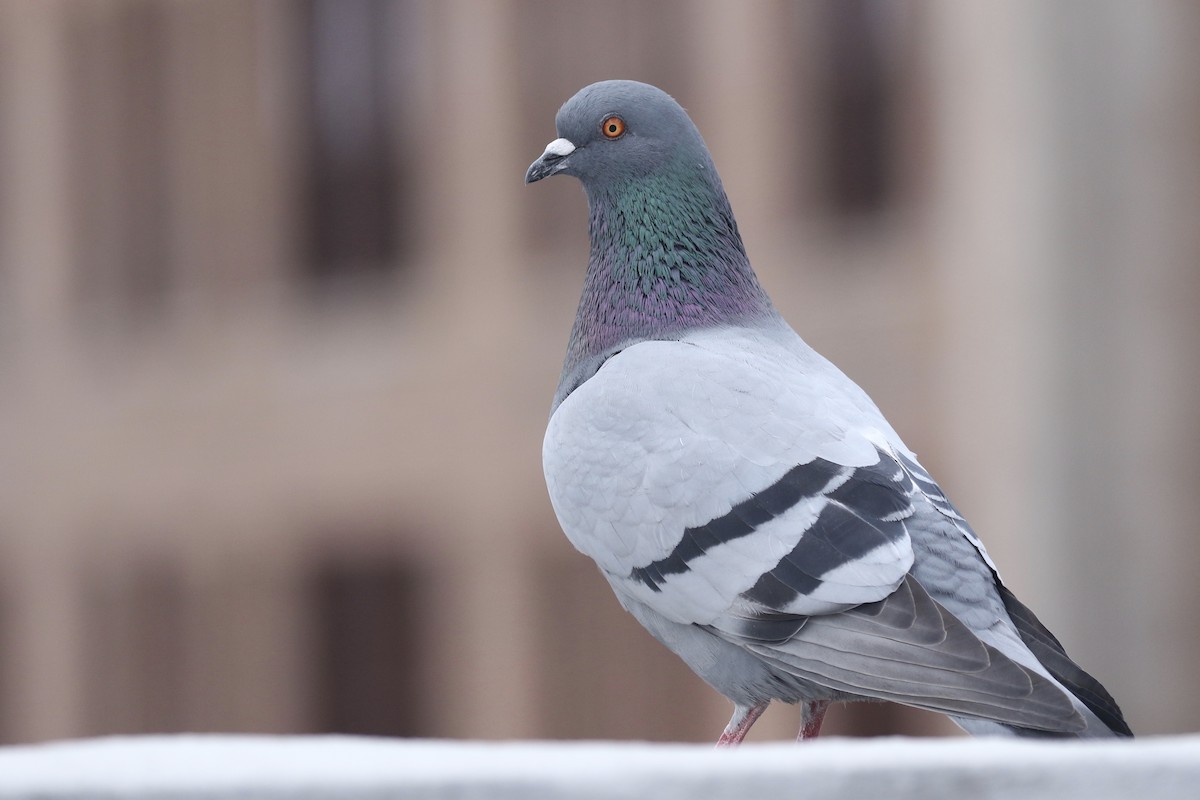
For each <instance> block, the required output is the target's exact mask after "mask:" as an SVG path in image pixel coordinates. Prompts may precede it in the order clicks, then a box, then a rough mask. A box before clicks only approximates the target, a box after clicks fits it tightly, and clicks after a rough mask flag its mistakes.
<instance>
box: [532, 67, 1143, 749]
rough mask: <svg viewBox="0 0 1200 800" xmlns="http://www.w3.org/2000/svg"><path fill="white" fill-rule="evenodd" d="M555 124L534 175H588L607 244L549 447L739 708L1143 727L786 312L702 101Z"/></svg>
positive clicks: (587, 531)
mask: <svg viewBox="0 0 1200 800" xmlns="http://www.w3.org/2000/svg"><path fill="white" fill-rule="evenodd" d="M614 116H616V117H618V118H619V119H620V120H621V122H622V125H623V132H622V133H621V134H620V135H618V136H616V137H614V138H613V139H611V140H610V139H609V138H608V137H607V136H606V135H605V134H604V132H603V131H602V130H601V124H602V123H603V122H605V121H606V120H609V119H611V118H612V117H614ZM557 125H558V131H559V135H560V139H558V140H556V142H555V143H552V145H551V146H550V147H548V148H547V152H546V154H544V155H543V157H542V158H541V159H539V160H538V161H536V162H534V164H533V166H531V168H530V171H529V174H528V175H527V181H533V180H538V179H540V178H542V177H546V176H547V175H550V174H554V173H556V172H564V173H566V174H571V175H575V176H576V177H578V178H579V179H580V180H581V182H582V183H583V185H584V188H585V190H586V191H587V194H588V199H589V208H590V224H591V239H592V250H591V256H590V258H589V266H588V274H587V277H586V279H585V286H584V293H583V297H582V299H581V302H580V308H579V312H578V314H577V317H576V322H575V326H574V329H573V332H572V338H571V344H570V345H569V346H568V354H567V358H566V362H565V364H564V369H563V375H562V378H561V381H560V385H559V389H558V391H557V393H556V396H555V399H554V406H553V410H552V414H551V418H550V422H549V425H548V428H547V431H546V438H545V443H544V449H543V461H544V468H545V474H546V482H547V486H548V489H549V493H550V498H551V501H552V503H553V506H554V509H555V512H556V514H557V515H558V518H559V521H560V523H561V524H562V527H563V530H564V531H565V532H566V534H567V536H568V538H569V539H570V540H571V542H572V543H573V544H574V545H575V546H576V547H577V548H578V549H579V550H580V551H582V552H583V553H585V554H587V555H588V556H590V557H591V558H592V559H593V560H595V562H596V563H597V565H598V566H599V568H600V570H601V572H602V573H603V574H604V576H605V578H606V579H607V580H608V582H609V583H610V585H611V586H612V588H613V591H614V593H615V594H616V596H617V598H618V599H619V600H620V602H621V604H622V605H623V606H624V607H625V608H626V609H627V610H628V611H629V612H630V613H632V614H633V615H634V616H635V617H636V618H637V619H638V620H639V621H640V622H641V623H642V624H643V625H644V626H645V627H646V628H647V630H649V631H650V633H651V634H652V635H654V636H655V637H656V638H657V639H658V640H659V641H661V642H662V643H663V644H664V645H666V646H667V647H669V648H670V649H671V650H673V651H674V652H675V653H677V654H678V655H679V656H680V657H681V658H682V659H683V660H684V661H685V662H686V663H687V664H688V666H690V667H691V668H692V669H693V670H694V671H695V672H696V673H697V674H699V675H700V676H701V677H702V678H703V679H704V680H705V681H707V682H708V683H709V684H710V685H712V686H713V687H714V688H715V689H716V690H717V691H719V692H721V693H722V694H724V695H725V696H726V697H728V698H729V699H731V700H732V701H733V702H734V703H735V705H736V706H737V707H738V708H739V709H746V708H750V707H756V706H761V705H762V704H764V703H765V702H768V701H771V700H782V701H784V702H801V701H803V702H813V701H825V700H855V699H880V700H891V701H896V702H900V703H906V704H908V705H912V706H917V707H920V708H926V709H931V710H935V711H940V712H943V713H946V714H948V715H950V716H951V717H952V718H954V719H955V720H956V721H958V722H959V723H960V724H961V725H962V726H963V727H964V728H966V729H967V730H969V731H971V732H973V733H984V732H1009V733H1018V734H1022V735H1050V736H1111V735H1129V729H1128V727H1127V726H1126V725H1125V723H1124V720H1123V719H1122V717H1121V713H1120V710H1119V709H1118V708H1117V705H1116V703H1115V702H1114V701H1113V700H1112V698H1111V697H1110V696H1109V695H1108V693H1107V692H1106V691H1105V690H1104V689H1103V687H1102V686H1101V685H1100V684H1099V683H1098V682H1096V681H1095V680H1094V679H1093V678H1091V677H1090V676H1089V675H1088V674H1087V673H1085V672H1084V671H1083V670H1081V669H1080V668H1079V667H1078V666H1077V665H1075V664H1074V663H1073V662H1072V661H1071V660H1070V659H1069V658H1068V657H1067V656H1066V654H1065V652H1064V651H1063V649H1062V647H1061V645H1060V644H1059V643H1058V642H1057V640H1056V639H1054V637H1053V636H1052V635H1051V634H1050V633H1049V631H1047V630H1046V629H1045V628H1044V627H1043V626H1042V625H1041V624H1040V623H1039V622H1038V621H1037V619H1036V617H1034V616H1033V614H1032V613H1031V612H1029V611H1028V609H1026V608H1025V607H1024V606H1022V605H1021V604H1020V603H1019V602H1018V601H1017V600H1016V598H1015V597H1013V596H1012V594H1011V593H1010V592H1009V591H1008V590H1007V589H1006V588H1005V587H1004V586H1003V584H1002V582H1001V581H1000V578H999V575H998V574H997V571H996V568H995V566H994V565H993V564H992V562H991V560H990V559H989V558H988V556H987V553H986V551H985V550H984V548H983V545H982V543H980V541H979V540H978V538H976V536H975V534H974V533H973V532H972V530H971V529H970V527H969V526H968V525H967V523H966V521H965V520H963V518H962V517H961V515H959V513H958V512H957V511H956V510H955V508H954V507H953V506H952V505H951V504H950V503H949V501H947V500H946V498H945V497H944V496H943V494H942V492H941V490H940V489H939V488H938V486H937V484H936V483H935V482H934V480H933V479H932V478H931V477H930V476H929V474H928V473H927V472H926V471H925V470H924V469H923V468H922V467H921V466H920V464H919V462H918V461H917V459H916V456H915V455H914V454H913V453H912V452H911V451H910V450H909V449H908V448H907V447H906V446H905V445H904V443H903V442H902V441H901V439H900V437H899V436H898V435H897V434H896V432H895V431H894V430H892V428H891V426H890V425H889V424H888V423H887V421H886V420H885V419H884V417H883V416H882V414H881V413H880V412H879V410H878V409H877V408H876V407H875V405H874V403H872V402H871V400H870V399H869V398H868V397H867V396H866V394H865V393H863V392H862V390H861V389H859V387H858V386H857V385H855V384H854V383H853V382H852V381H850V380H849V379H848V378H847V377H846V376H845V375H843V374H842V373H841V372H840V371H839V370H838V369H837V368H836V367H835V366H833V365H832V364H830V363H829V362H828V361H827V360H825V359H824V358H822V357H821V356H820V355H819V354H817V353H816V352H814V351H813V350H812V349H811V348H810V347H808V346H807V345H806V344H805V343H804V342H803V341H802V340H801V339H800V338H799V337H798V336H797V335H796V334H795V333H794V332H793V331H792V329H791V328H790V327H788V325H787V324H786V323H785V322H784V321H783V319H782V318H781V317H780V316H779V314H778V313H777V312H776V311H775V310H774V308H773V307H772V306H771V304H770V302H769V300H767V297H766V294H765V293H764V292H763V291H762V289H761V287H760V286H759V284H758V282H757V279H756V278H755V277H754V273H753V271H752V270H751V268H750V265H749V262H748V261H747V259H746V255H745V252H744V250H743V248H742V244H741V239H740V236H739V235H738V233H737V226H736V223H735V222H734V219H733V214H732V211H731V210H730V209H729V205H728V201H727V200H726V198H725V193H724V191H723V189H722V188H721V185H720V180H719V178H718V177H717V175H716V171H715V169H714V168H713V166H712V162H711V159H710V158H709V156H708V152H707V150H706V149H705V147H704V144H703V141H702V140H701V139H700V136H699V134H698V133H697V132H696V130H695V127H694V126H693V125H692V124H691V121H690V120H689V119H688V117H687V115H686V114H685V113H684V112H683V110H682V109H681V108H679V106H678V105H677V104H676V103H675V102H674V101H673V100H671V98H670V97H669V96H667V95H666V94H664V93H662V92H661V91H659V90H657V89H654V88H653V87H649V86H646V85H645V84H638V83H633V82H628V81H609V82H604V83H601V84H594V85H593V86H590V87H587V88H586V89H584V90H582V91H581V92H580V93H579V94H578V95H576V97H575V98H572V99H571V100H570V101H568V102H567V104H565V105H564V106H563V109H562V110H561V111H560V112H559V115H558V119H557ZM614 129H615V128H613V129H610V130H614ZM737 719H738V716H737V714H735V720H737ZM752 721H753V718H751V719H750V721H749V722H748V723H746V727H748V726H749V724H750V723H752ZM732 724H733V723H731V725H732Z"/></svg>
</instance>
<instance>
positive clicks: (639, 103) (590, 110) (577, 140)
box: [525, 81, 711, 193]
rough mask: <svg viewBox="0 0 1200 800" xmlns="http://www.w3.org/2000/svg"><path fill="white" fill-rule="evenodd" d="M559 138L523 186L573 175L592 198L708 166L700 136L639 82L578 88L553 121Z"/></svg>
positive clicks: (669, 102)
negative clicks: (683, 166)
mask: <svg viewBox="0 0 1200 800" xmlns="http://www.w3.org/2000/svg"><path fill="white" fill-rule="evenodd" d="M555 128H556V130H557V131H558V138H557V139H555V140H554V141H552V142H551V143H550V144H548V145H547V146H546V151H545V152H544V153H542V155H541V157H540V158H538V159H537V160H536V161H534V162H533V164H531V165H530V166H529V171H528V172H526V173H525V182H526V183H533V182H535V181H540V180H541V179H542V178H548V177H550V176H551V175H558V174H560V173H561V174H563V175H573V176H575V177H576V178H578V179H579V180H580V181H581V182H582V183H583V186H584V188H585V189H587V190H588V191H589V193H591V191H592V190H595V189H604V188H607V187H609V186H611V185H613V184H619V183H623V182H625V181H627V180H630V179H635V180H636V179H639V178H645V177H647V176H650V175H653V174H655V173H656V172H659V171H660V170H663V169H666V168H668V167H669V166H670V165H671V164H672V163H673V162H675V161H678V160H685V161H688V162H690V163H691V164H692V165H694V166H696V167H699V168H701V169H703V168H705V167H708V166H710V163H711V162H710V161H709V157H708V151H707V149H706V148H705V146H704V141H703V140H702V139H701V138H700V133H699V131H697V130H696V126H695V125H694V124H692V121H691V119H689V118H688V115H687V113H686V112H685V111H684V110H683V108H682V107H680V105H679V103H677V102H675V100H674V99H673V98H672V97H671V96H670V95H669V94H667V93H666V92H664V91H662V90H661V89H658V88H656V87H654V86H650V85H649V84H646V83H638V82H637V81H602V82H600V83H593V84H592V85H591V86H587V87H585V88H583V89H581V90H580V91H579V92H578V93H577V94H576V95H575V96H574V97H572V98H571V99H570V100H568V101H567V102H566V103H564V104H563V107H562V108H561V109H559V112H558V115H557V117H555Z"/></svg>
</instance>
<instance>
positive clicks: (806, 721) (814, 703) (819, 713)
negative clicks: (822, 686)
mask: <svg viewBox="0 0 1200 800" xmlns="http://www.w3.org/2000/svg"><path fill="white" fill-rule="evenodd" d="M828 710H829V701H828V700H802V701H801V702H800V733H799V734H798V735H797V736H796V741H797V742H803V741H805V740H807V739H815V738H817V735H818V734H819V733H820V732H821V723H822V722H824V721H825V712H826V711H828Z"/></svg>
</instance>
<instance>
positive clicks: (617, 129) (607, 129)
mask: <svg viewBox="0 0 1200 800" xmlns="http://www.w3.org/2000/svg"><path fill="white" fill-rule="evenodd" d="M600 130H601V132H603V133H604V135H605V136H606V137H608V138H609V139H616V138H619V137H620V136H621V134H623V133H624V132H625V120H623V119H621V118H620V117H609V118H608V119H606V120H604V122H601V123H600Z"/></svg>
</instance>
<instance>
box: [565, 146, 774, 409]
mask: <svg viewBox="0 0 1200 800" xmlns="http://www.w3.org/2000/svg"><path fill="white" fill-rule="evenodd" d="M587 189H588V207H589V215H590V226H589V232H590V236H591V254H590V256H589V259H588V269H587V275H586V277H585V278H584V286H583V296H582V298H581V299H580V302H579V309H578V311H577V313H576V317H575V325H574V328H573V329H572V331H571V341H570V344H569V345H568V348H567V358H566V362H565V363H564V365H563V373H562V377H561V379H560V381H559V389H558V394H557V396H556V399H555V406H556V407H557V404H558V403H559V402H561V401H562V399H563V398H565V397H566V396H567V395H568V394H569V393H570V392H571V391H573V390H574V389H575V388H576V387H577V386H579V385H580V384H581V383H583V382H584V381H585V380H587V379H588V378H590V377H591V376H592V375H593V374H594V373H595V371H596V370H597V369H599V366H600V364H601V363H603V361H604V359H606V358H608V357H609V356H611V355H612V354H613V353H614V352H616V351H618V350H620V349H621V348H623V347H625V346H626V345H628V344H630V343H633V342H638V341H645V340H647V339H676V338H679V337H680V336H682V335H683V334H685V333H686V332H688V331H691V330H696V329H699V328H707V327H713V326H716V325H728V324H739V323H740V324H745V323H749V322H751V321H755V320H761V319H764V318H767V317H773V316H776V312H775V310H774V308H773V307H772V305H771V301H770V300H769V299H768V298H767V295H766V292H764V291H763V289H762V287H761V286H760V285H759V283H758V279H757V278H756V277H755V275H754V271H753V270H752V269H751V268H750V263H749V261H748V260H747V259H746V251H745V249H744V247H743V246H742V238H741V235H740V234H739V233H738V229H737V222H735V221H734V217H733V211H732V209H731V208H730V206H729V200H728V199H727V198H726V196H725V191H724V189H723V188H722V187H721V183H720V179H719V178H718V177H717V175H716V171H715V170H714V169H713V166H712V163H711V162H710V161H708V160H707V159H704V160H703V161H702V162H701V163H700V164H699V165H692V166H691V167H690V168H689V169H674V170H669V169H668V170H663V171H661V172H659V173H656V174H653V175H649V176H641V177H638V178H634V179H629V180H626V181H624V182H618V183H614V184H609V185H605V186H603V187H600V188H596V187H591V186H589V187H587Z"/></svg>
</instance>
